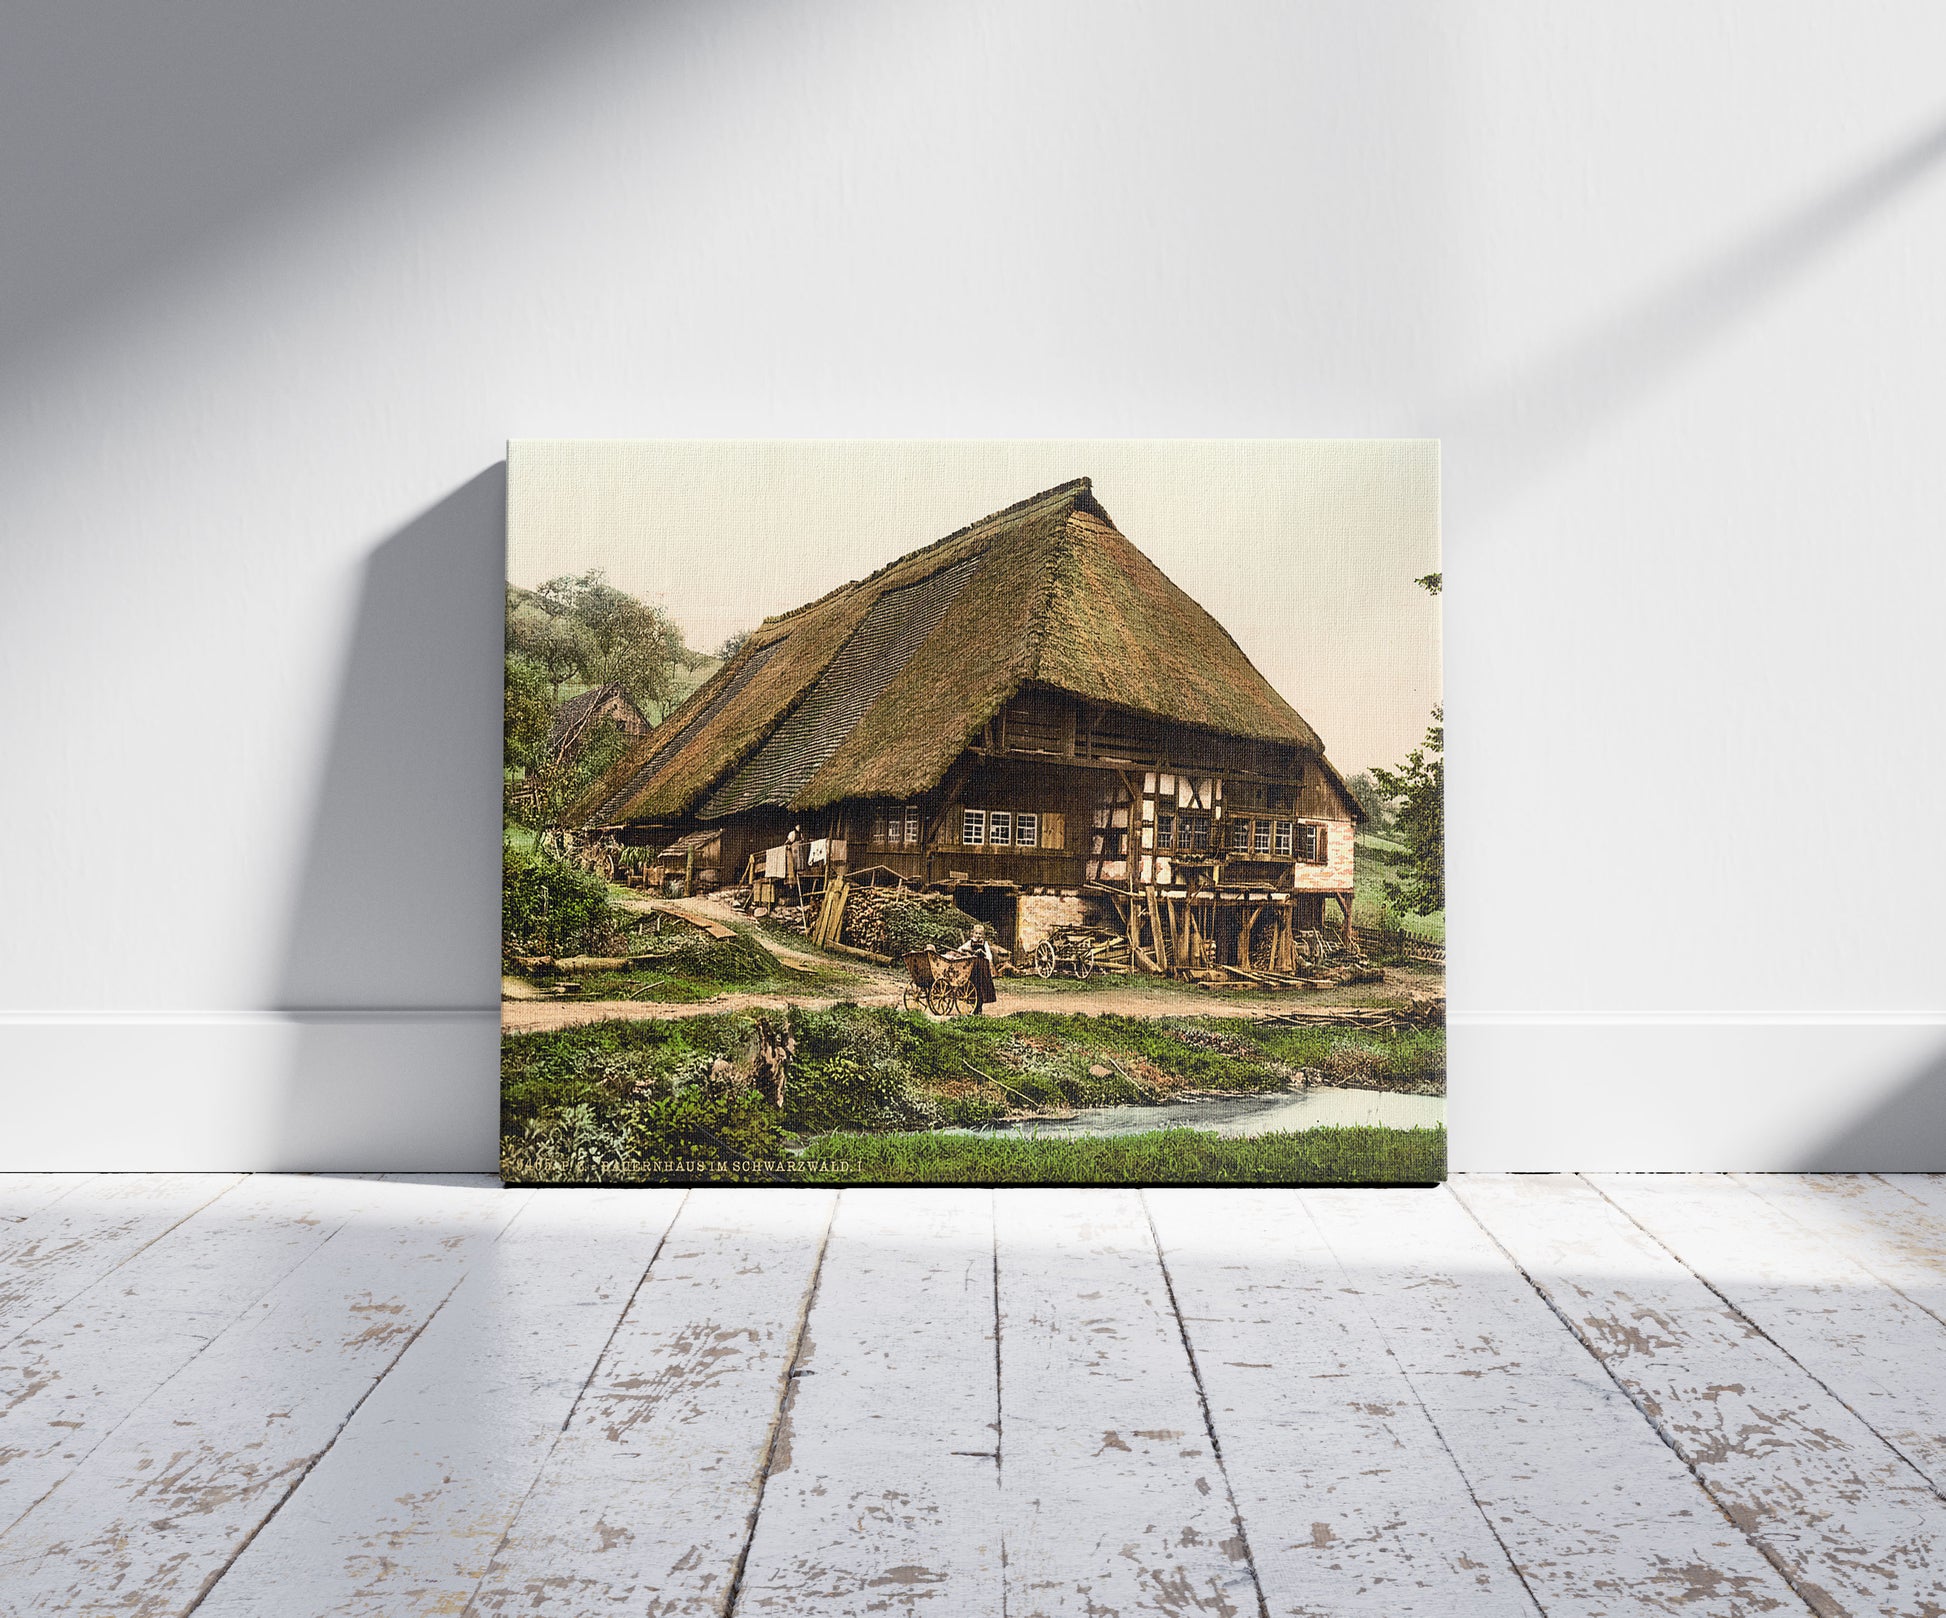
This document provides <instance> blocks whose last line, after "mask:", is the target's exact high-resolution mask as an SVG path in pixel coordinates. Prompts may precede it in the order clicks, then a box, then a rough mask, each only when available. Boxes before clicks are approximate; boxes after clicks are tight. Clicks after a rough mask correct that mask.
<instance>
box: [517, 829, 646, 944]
mask: <svg viewBox="0 0 1946 1618" xmlns="http://www.w3.org/2000/svg"><path fill="white" fill-rule="evenodd" d="M621 936H622V934H621V929H620V928H619V927H618V926H616V924H615V917H614V913H613V912H612V911H611V910H610V909H609V906H608V885H607V884H606V883H605V882H603V881H602V880H601V878H600V877H598V876H596V875H595V874H594V873H593V872H592V871H587V870H583V869H582V868H581V867H580V866H579V865H572V864H569V863H568V862H567V861H566V860H562V859H557V858H556V857H555V856H553V855H552V854H546V853H541V854H535V853H532V852H529V851H527V850H525V849H519V848H513V847H508V848H506V849H504V850H503V852H502V855H501V865H500V940H501V948H502V950H503V951H505V952H507V953H519V954H523V955H601V954H606V953H609V952H611V951H613V950H615V949H618V948H620V946H621Z"/></svg>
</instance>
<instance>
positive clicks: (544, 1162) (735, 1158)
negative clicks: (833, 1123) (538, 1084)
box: [500, 1085, 783, 1183]
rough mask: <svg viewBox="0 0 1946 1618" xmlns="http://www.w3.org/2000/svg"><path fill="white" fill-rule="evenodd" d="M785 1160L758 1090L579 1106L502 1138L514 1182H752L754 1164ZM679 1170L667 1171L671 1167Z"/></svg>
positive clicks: (503, 1166)
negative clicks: (668, 1178)
mask: <svg viewBox="0 0 1946 1618" xmlns="http://www.w3.org/2000/svg"><path fill="white" fill-rule="evenodd" d="M782 1155H783V1131H782V1130H781V1128H780V1127H779V1125H778V1120H777V1114H776V1113H775V1112H774V1111H773V1110H772V1109H771V1107H770V1105H769V1103H767V1102H766V1101H765V1100H764V1099H763V1097H762V1096H760V1095H758V1094H757V1093H756V1092H755V1091H754V1090H713V1089H709V1088H707V1087H704V1086H700V1085H697V1086H691V1087H689V1088H687V1089H683V1090H679V1091H677V1092H676V1093H675V1094H674V1095H671V1096H663V1097H657V1098H655V1099H653V1100H646V1101H644V1100H637V1101H632V1102H629V1103H626V1104H624V1103H621V1102H620V1101H619V1100H617V1101H615V1102H611V1103H610V1104H608V1105H606V1106H600V1105H596V1104H594V1103H591V1102H585V1101H584V1102H579V1103H577V1104H575V1105H574V1106H571V1107H563V1108H561V1109H559V1110H558V1111H555V1112H551V1113H547V1114H544V1115H542V1116H540V1117H535V1118H528V1119H525V1120H523V1121H522V1123H521V1125H520V1127H519V1129H518V1130H516V1131H508V1132H507V1133H506V1134H504V1135H503V1136H502V1142H501V1152H500V1172H501V1173H502V1174H503V1175H504V1176H505V1177H506V1178H507V1179H509V1180H519V1181H548V1182H553V1183H559V1182H563V1181H592V1182H613V1181H629V1180H641V1179H645V1178H648V1177H650V1176H651V1175H658V1174H668V1173H672V1172H673V1173H676V1174H687V1175H690V1176H693V1177H695V1178H697V1179H705V1180H748V1179H749V1178H750V1177H751V1175H750V1168H749V1162H748V1160H749V1159H751V1158H777V1157H780V1156H782ZM672 1163H679V1164H681V1165H682V1166H681V1167H680V1168H677V1169H673V1170H672V1169H670V1168H669V1167H667V1165H669V1164H672Z"/></svg>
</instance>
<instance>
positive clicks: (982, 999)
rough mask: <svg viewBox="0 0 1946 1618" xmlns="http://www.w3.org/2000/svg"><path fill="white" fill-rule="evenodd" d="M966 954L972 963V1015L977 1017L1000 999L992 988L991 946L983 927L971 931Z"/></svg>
mask: <svg viewBox="0 0 1946 1618" xmlns="http://www.w3.org/2000/svg"><path fill="white" fill-rule="evenodd" d="M966 953H967V955H968V956H970V957H971V958H972V961H973V1013H974V1015H975V1016H978V1015H979V1014H980V1013H981V1012H983V1011H985V1010H986V1008H987V1007H988V1006H990V1005H992V1004H993V1002H994V1001H996V1000H998V999H999V998H1000V996H999V994H998V993H996V992H995V990H994V987H993V946H992V945H991V944H989V943H988V942H987V930H986V928H985V927H975V928H974V929H973V936H972V937H971V938H969V939H968V940H967V941H966Z"/></svg>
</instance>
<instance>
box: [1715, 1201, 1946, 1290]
mask: <svg viewBox="0 0 1946 1618" xmlns="http://www.w3.org/2000/svg"><path fill="white" fill-rule="evenodd" d="M1731 1178H1733V1179H1734V1180H1736V1181H1737V1183H1738V1184H1739V1185H1742V1186H1743V1187H1745V1188H1746V1189H1747V1190H1749V1191H1751V1192H1754V1193H1755V1194H1756V1195H1757V1196H1759V1197H1762V1198H1763V1199H1764V1201H1765V1202H1767V1203H1769V1204H1770V1205H1771V1206H1772V1207H1773V1208H1776V1209H1778V1210H1779V1211H1781V1212H1782V1213H1784V1214H1787V1215H1788V1216H1789V1217H1790V1218H1791V1219H1792V1220H1794V1221H1795V1222H1796V1223H1798V1224H1800V1225H1802V1226H1803V1227H1804V1228H1805V1229H1807V1230H1811V1231H1815V1232H1816V1233H1817V1234H1818V1235H1820V1236H1822V1237H1823V1238H1824V1239H1825V1240H1826V1241H1828V1242H1829V1243H1831V1245H1832V1246H1833V1247H1836V1248H1837V1249H1838V1250H1839V1251H1841V1252H1843V1253H1845V1254H1846V1255H1848V1256H1849V1257H1851V1258H1852V1259H1855V1260H1856V1261H1857V1262H1858V1263H1859V1264H1861V1265H1863V1266H1864V1267H1865V1268H1866V1269H1867V1270H1869V1271H1870V1272H1871V1273H1872V1274H1873V1275H1875V1276H1877V1277H1878V1278H1879V1280H1881V1281H1883V1282H1884V1283H1885V1284H1886V1285H1887V1286H1890V1287H1895V1288H1897V1289H1898V1291H1899V1292H1900V1293H1902V1294H1903V1295H1904V1296H1905V1297H1907V1298H1908V1299H1910V1300H1911V1301H1912V1302H1913V1303H1915V1304H1917V1305H1918V1306H1919V1307H1920V1308H1922V1309H1924V1310H1926V1311H1927V1312H1928V1313H1929V1314H1931V1315H1932V1316H1933V1317H1934V1318H1935V1319H1937V1320H1940V1321H1946V1193H1942V1191H1941V1187H1940V1180H1941V1176H1939V1175H1920V1174H1888V1175H1874V1174H1738V1175H1733V1176H1731Z"/></svg>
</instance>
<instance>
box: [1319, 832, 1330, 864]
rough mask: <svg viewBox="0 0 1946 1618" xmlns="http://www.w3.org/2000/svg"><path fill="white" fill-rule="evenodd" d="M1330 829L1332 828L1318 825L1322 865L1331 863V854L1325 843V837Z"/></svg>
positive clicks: (1320, 861)
mask: <svg viewBox="0 0 1946 1618" xmlns="http://www.w3.org/2000/svg"><path fill="white" fill-rule="evenodd" d="M1329 830H1330V828H1329V827H1327V826H1320V827H1318V864H1320V865H1329V864H1330V863H1331V855H1330V852H1329V850H1328V848H1327V847H1326V844H1325V837H1326V834H1327V833H1328V832H1329Z"/></svg>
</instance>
